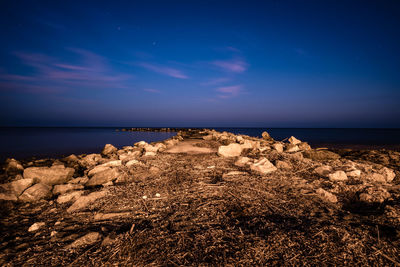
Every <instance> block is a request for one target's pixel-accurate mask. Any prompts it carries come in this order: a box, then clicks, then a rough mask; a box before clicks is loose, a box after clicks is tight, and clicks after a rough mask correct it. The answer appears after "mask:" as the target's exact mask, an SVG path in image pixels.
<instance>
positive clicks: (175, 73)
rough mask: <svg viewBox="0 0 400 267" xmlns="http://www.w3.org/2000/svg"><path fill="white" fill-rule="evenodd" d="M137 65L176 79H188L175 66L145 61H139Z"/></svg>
mask: <svg viewBox="0 0 400 267" xmlns="http://www.w3.org/2000/svg"><path fill="white" fill-rule="evenodd" d="M138 65H139V66H141V67H143V68H145V69H147V70H150V71H154V72H157V73H160V74H163V75H167V76H169V77H173V78H177V79H188V78H189V77H188V76H186V75H185V74H184V73H183V72H182V71H180V70H178V69H175V68H171V67H165V66H160V65H155V64H151V63H146V62H142V63H139V64H138Z"/></svg>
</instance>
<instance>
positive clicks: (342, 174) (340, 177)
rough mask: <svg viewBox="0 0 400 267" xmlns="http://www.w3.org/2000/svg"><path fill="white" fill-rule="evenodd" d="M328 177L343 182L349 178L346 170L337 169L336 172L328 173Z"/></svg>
mask: <svg viewBox="0 0 400 267" xmlns="http://www.w3.org/2000/svg"><path fill="white" fill-rule="evenodd" d="M328 177H329V180H331V181H333V182H342V181H347V180H348V179H349V178H348V177H347V175H346V173H345V172H344V171H336V172H334V173H331V174H328Z"/></svg>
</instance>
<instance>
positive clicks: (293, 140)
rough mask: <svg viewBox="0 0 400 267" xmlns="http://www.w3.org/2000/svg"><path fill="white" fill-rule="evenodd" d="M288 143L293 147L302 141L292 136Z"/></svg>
mask: <svg viewBox="0 0 400 267" xmlns="http://www.w3.org/2000/svg"><path fill="white" fill-rule="evenodd" d="M288 141H289V143H291V144H292V145H298V144H300V143H301V141H300V140H299V139H297V138H296V137H294V136H291V137H290V138H289V140H288Z"/></svg>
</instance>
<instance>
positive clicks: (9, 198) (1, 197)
mask: <svg viewBox="0 0 400 267" xmlns="http://www.w3.org/2000/svg"><path fill="white" fill-rule="evenodd" d="M0 200H7V201H17V200H18V198H17V197H16V196H15V194H13V193H12V192H3V193H0Z"/></svg>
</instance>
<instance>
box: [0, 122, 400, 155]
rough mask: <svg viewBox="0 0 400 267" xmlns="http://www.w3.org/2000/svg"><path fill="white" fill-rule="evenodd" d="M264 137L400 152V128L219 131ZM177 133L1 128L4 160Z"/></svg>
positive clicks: (90, 150) (118, 144) (94, 150)
mask: <svg viewBox="0 0 400 267" xmlns="http://www.w3.org/2000/svg"><path fill="white" fill-rule="evenodd" d="M215 129H216V130H219V131H229V132H233V133H237V134H246V135H250V136H258V137H260V136H261V133H262V132H263V131H265V130H266V131H268V132H269V133H270V135H271V136H272V137H273V138H275V139H276V140H282V139H285V138H287V137H290V136H292V135H293V136H296V137H297V138H299V139H300V140H303V141H307V142H309V143H310V144H311V145H312V146H313V147H329V148H356V149H379V148H386V149H396V150H400V129H325V128H324V129H311V128H306V129H299V128H292V129H291V128H269V129H264V128H215ZM173 135H175V133H159V132H117V131H116V128H108V127H106V128H97V127H96V128H95V127H93V128H0V159H1V160H4V159H5V158H7V157H14V158H17V159H18V158H20V159H21V158H30V157H37V158H40V157H59V156H66V155H70V154H72V153H74V154H83V153H85V154H87V153H99V152H100V151H101V149H102V148H103V147H104V145H105V144H107V143H110V144H113V145H114V146H116V147H119V148H121V147H122V146H127V145H132V144H133V143H135V142H138V141H141V140H144V141H147V142H154V141H160V140H164V139H167V138H169V137H171V136H173Z"/></svg>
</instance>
